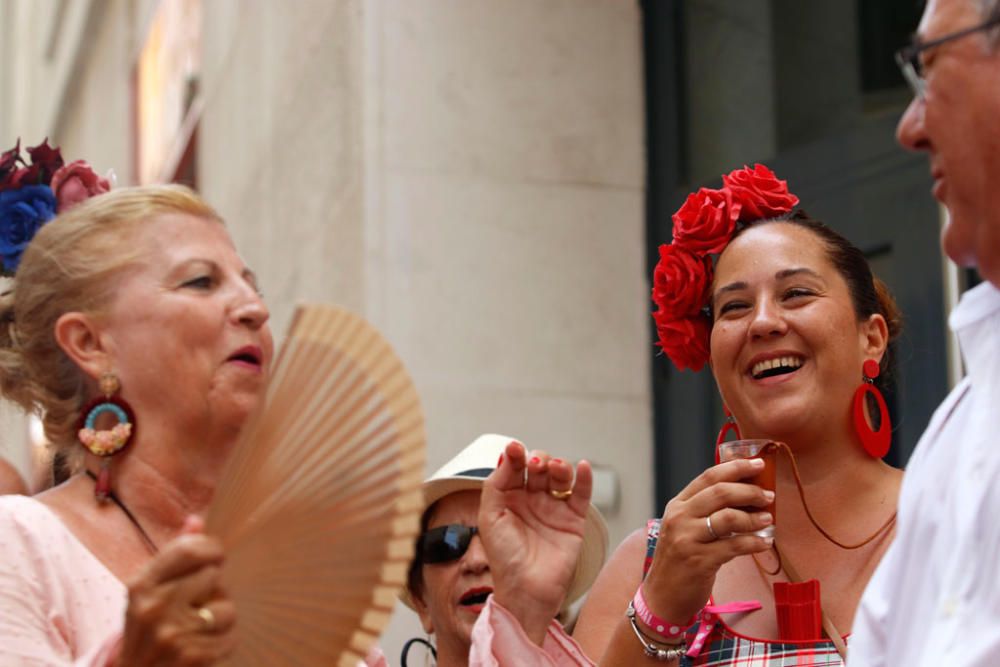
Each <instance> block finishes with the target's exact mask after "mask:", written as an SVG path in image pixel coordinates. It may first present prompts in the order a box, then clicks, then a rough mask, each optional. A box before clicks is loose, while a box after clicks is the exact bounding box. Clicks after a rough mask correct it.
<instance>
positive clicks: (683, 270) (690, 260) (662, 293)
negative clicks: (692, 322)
mask: <svg viewBox="0 0 1000 667" xmlns="http://www.w3.org/2000/svg"><path fill="white" fill-rule="evenodd" d="M711 283H712V259H711V258H710V257H708V256H702V257H699V256H697V255H694V254H692V253H690V252H688V251H687V250H685V249H684V248H682V247H681V246H679V245H677V244H676V243H674V244H671V245H665V244H664V245H661V246H660V261H659V262H657V264H656V269H655V270H654V271H653V302H654V303H656V305H658V306H659V307H660V309H659V311H658V312H659V313H663V314H664V315H666V316H669V317H670V318H673V319H679V318H683V317H691V316H693V315H697V314H698V313H699V312H701V309H702V307H703V306H704V305H705V302H706V301H707V300H708V288H709V285H711Z"/></svg>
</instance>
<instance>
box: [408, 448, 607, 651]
mask: <svg viewBox="0 0 1000 667" xmlns="http://www.w3.org/2000/svg"><path fill="white" fill-rule="evenodd" d="M512 443H513V444H512ZM508 445H510V446H511V447H512V448H518V449H520V451H521V452H522V453H523V452H524V449H523V447H521V446H520V445H519V444H517V441H516V440H514V439H513V438H509V437H506V436H502V435H493V434H488V435H482V436H480V437H478V438H476V440H475V441H473V442H472V443H471V444H470V445H468V446H467V447H466V448H465V449H463V450H462V451H461V452H459V453H458V454H457V455H456V456H455V457H454V458H452V459H451V460H450V461H448V462H447V463H446V464H444V465H443V466H442V467H441V468H440V469H439V470H438V471H437V472H435V473H434V474H433V475H431V476H430V477H429V478H428V479H427V481H425V482H424V487H423V488H424V504H425V507H426V508H427V509H426V510H425V511H424V515H423V518H422V520H421V535H420V537H419V538H418V540H417V549H416V556H415V558H414V560H413V563H412V565H411V567H410V572H409V576H408V580H407V590H406V595H404V597H403V601H404V602H405V603H406V604H407V605H408V606H409V607H411V608H412V609H414V610H415V611H416V612H417V613H418V614H419V615H420V621H421V623H422V624H423V627H424V630H426V631H427V633H428V634H433V635H434V637H435V640H436V644H437V649H436V658H437V664H438V667H452V666H455V665H459V666H463V667H464V666H465V665H468V664H469V646H470V636H471V633H472V627H473V625H474V624H475V622H476V619H477V618H478V616H479V613H480V611H481V610H482V609H483V607H484V605H485V603H486V599H487V597H489V595H490V594H491V593H493V579H492V576H491V574H490V565H489V559H488V558H487V556H486V552H485V551H484V550H483V545H482V543H481V541H480V540H479V539H478V538H477V537H476V536H477V533H478V528H477V526H478V514H479V498H480V492H481V490H482V488H483V482H484V481H485V479H486V478H487V477H488V476H489V475H490V474H491V473H492V472H493V471H494V470H495V469H496V466H497V462H498V460H499V459H500V456H501V454H503V452H504V450H505V448H507V447H508ZM530 456H531V457H533V458H534V459H535V460H537V461H539V462H540V461H542V460H543V459H547V457H546V455H545V454H544V453H542V452H532V453H531V455H530ZM567 467H568V466H567ZM581 511H582V512H583V519H582V522H581V525H582V549H581V551H580V558H579V560H578V561H577V562H576V565H575V570H574V571H573V572H572V573H571V575H570V576H569V578H568V580H569V581H570V584H569V588H568V592H567V594H566V599H565V601H564V604H563V609H564V610H565V609H566V608H568V607H569V605H571V604H572V603H573V602H574V601H576V600H577V599H578V598H579V597H580V596H581V595H583V593H584V592H586V590H587V589H588V588H589V587H590V584H591V583H592V582H593V581H594V578H595V577H596V576H597V573H598V571H599V570H600V569H601V565H602V564H603V563H604V556H605V552H606V550H607V541H608V533H607V527H606V526H605V523H604V519H603V518H602V517H601V515H600V513H599V512H598V511H597V509H596V508H595V507H594V506H593V505H590V504H589V503H586V504H585V505H584V506H582V508H581ZM549 622H553V621H552V619H546V623H549ZM414 642H421V643H424V642H423V640H420V639H414V640H410V642H408V643H407V645H406V648H404V650H403V658H402V664H403V665H404V666H405V665H406V660H407V653H408V649H409V647H410V646H412V644H413V643H414Z"/></svg>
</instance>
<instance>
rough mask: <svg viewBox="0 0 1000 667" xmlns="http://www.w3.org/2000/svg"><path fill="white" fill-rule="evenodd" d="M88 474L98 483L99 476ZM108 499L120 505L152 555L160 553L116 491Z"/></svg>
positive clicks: (109, 494)
mask: <svg viewBox="0 0 1000 667" xmlns="http://www.w3.org/2000/svg"><path fill="white" fill-rule="evenodd" d="M86 472H87V477H89V478H90V479H92V480H94V482H95V483H96V482H97V475H95V474H94V473H92V472H90V471H89V470H87V471H86ZM108 498H110V499H111V502H113V503H114V504H115V505H118V507H120V508H121V510H122V512H124V513H125V516H126V517H128V520H129V521H131V522H132V525H133V526H135V529H136V530H138V531H139V535H140V536H141V537H142V541H143V542H145V543H146V548H148V549H149V551H150V553H152V554H153V555H154V556H155V555H156V554H157V553H158V552H159V549H157V548H156V544H155V543H154V542H153V540H152V539H150V537H149V535H148V534H147V533H146V531H145V530H143V529H142V525H141V524H140V523H139V520H138V519H136V518H135V515H134V514H132V512H130V511H129V509H128V508H127V507H125V503H123V502H122V501H120V500H118V496H116V495H115V492H114V491H110V490H109V491H108Z"/></svg>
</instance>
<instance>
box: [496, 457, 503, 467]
mask: <svg viewBox="0 0 1000 667" xmlns="http://www.w3.org/2000/svg"><path fill="white" fill-rule="evenodd" d="M501 463H503V454H501V455H500V460H499V461H497V467H498V468H499V467H500V464H501Z"/></svg>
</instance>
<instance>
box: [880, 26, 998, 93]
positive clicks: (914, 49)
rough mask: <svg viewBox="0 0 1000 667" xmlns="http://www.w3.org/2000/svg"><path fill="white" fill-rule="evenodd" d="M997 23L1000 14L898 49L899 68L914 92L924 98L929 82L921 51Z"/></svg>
mask: <svg viewBox="0 0 1000 667" xmlns="http://www.w3.org/2000/svg"><path fill="white" fill-rule="evenodd" d="M995 25H1000V14H998V15H997V16H994V17H993V18H991V19H988V20H986V21H984V22H982V23H980V24H979V25H975V26H972V27H971V28H966V29H965V30H959V31H958V32H953V33H951V34H950V35H945V36H944V37H938V38H937V39H932V40H931V41H929V42H915V43H913V44H910V45H909V46H907V47H904V48H902V49H900V50H899V51H897V52H896V64H898V65H899V68H900V69H901V70H902V71H903V78H904V79H906V82H907V83H908V84H910V88H912V89H913V94H914V95H916V96H917V97H918V98H923V96H924V92H925V90H926V88H927V82H926V81H925V80H924V66H923V64H922V63H921V62H920V54H921V53H923V52H924V51H926V50H927V49H932V48H934V47H936V46H941V45H942V44H945V43H946V42H950V41H952V40H955V39H959V38H961V37H965V36H967V35H971V34H973V33H976V32H979V31H981V30H987V29H989V28H992V27H993V26H995Z"/></svg>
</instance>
